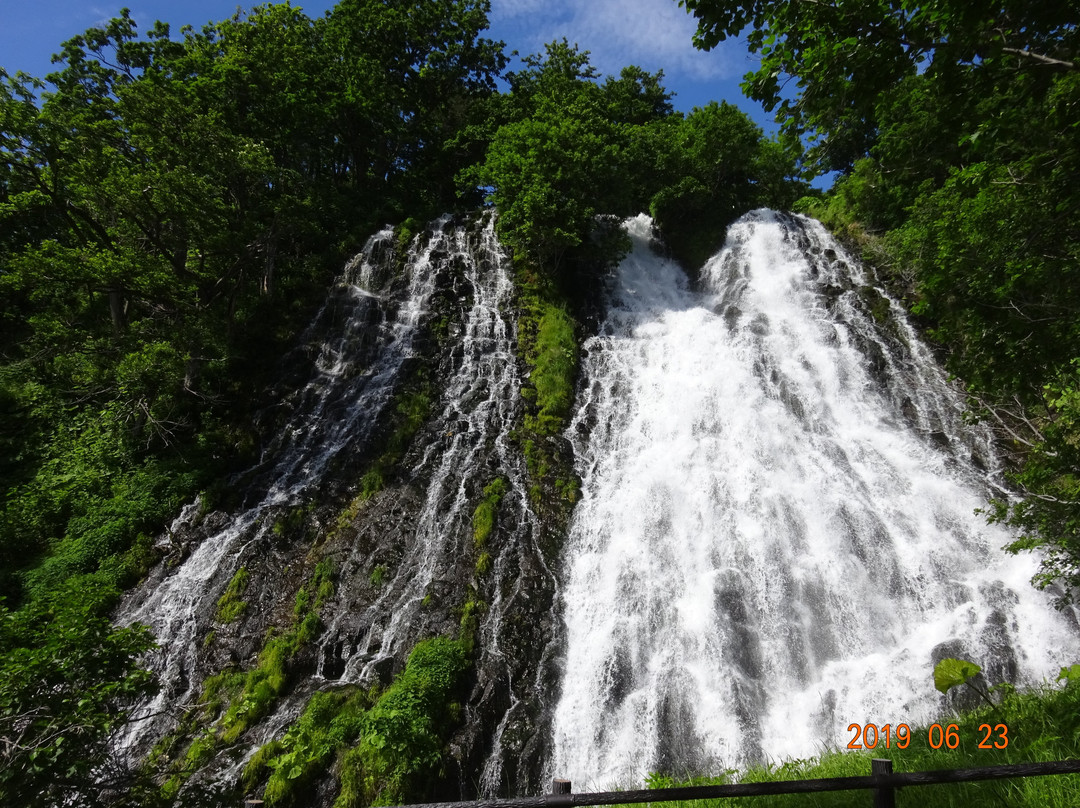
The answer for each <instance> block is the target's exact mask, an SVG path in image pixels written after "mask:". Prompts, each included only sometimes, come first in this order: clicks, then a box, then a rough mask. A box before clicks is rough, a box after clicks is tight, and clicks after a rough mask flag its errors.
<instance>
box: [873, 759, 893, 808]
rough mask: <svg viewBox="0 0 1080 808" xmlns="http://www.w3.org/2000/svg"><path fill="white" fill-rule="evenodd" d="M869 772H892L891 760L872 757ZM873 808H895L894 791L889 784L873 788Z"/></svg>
mask: <svg viewBox="0 0 1080 808" xmlns="http://www.w3.org/2000/svg"><path fill="white" fill-rule="evenodd" d="M870 774H892V761H891V760H889V759H888V758H874V759H873V760H871V761H870ZM874 808H896V792H895V791H894V790H893V789H892V787H891V786H889V787H886V788H875V789H874Z"/></svg>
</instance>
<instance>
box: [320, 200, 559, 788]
mask: <svg viewBox="0 0 1080 808" xmlns="http://www.w3.org/2000/svg"><path fill="white" fill-rule="evenodd" d="M444 248H445V249H448V250H449V251H450V253H451V254H452V255H454V256H457V257H458V258H459V259H460V260H459V261H458V262H457V266H458V267H459V269H460V271H461V273H462V277H461V281H462V283H461V291H465V290H467V291H468V292H469V297H471V303H470V305H469V307H468V309H467V310H466V312H465V315H464V318H463V321H462V323H461V325H460V342H459V345H460V348H459V349H456V350H455V351H454V352H453V363H454V367H453V370H452V372H451V373H450V375H449V378H448V380H447V382H446V385H445V387H444V388H443V389H442V390H441V394H440V396H439V398H438V399H437V400H436V401H433V402H432V418H433V421H434V427H433V429H432V432H433V433H434V435H435V436H436V438H435V439H434V440H433V441H431V442H430V443H428V444H427V445H426V446H425V447H424V449H423V452H422V454H421V456H420V457H419V459H418V460H417V461H416V462H415V463H413V464H412V467H411V468H410V469H409V471H408V473H407V476H408V477H410V478H411V479H413V480H426V481H427V482H426V486H425V488H424V490H423V494H422V500H421V502H420V503H419V507H417V508H416V509H415V512H413V511H412V509H411V508H410V509H409V514H410V522H409V528H408V533H407V535H406V537H405V542H404V546H403V547H402V548H401V553H402V557H401V559H400V561H398V562H397V563H396V564H395V566H394V568H393V570H392V571H391V572H390V573H389V574H388V575H387V579H386V580H385V581H384V582H383V583H382V584H381V588H380V594H379V596H378V597H377V598H376V599H375V600H374V601H373V602H371V603H369V604H366V605H364V606H363V607H362V608H359V609H357V608H354V607H352V606H351V605H348V604H339V605H338V607H337V608H336V610H335V611H334V613H333V617H332V618H331V620H330V623H329V625H328V627H327V630H326V632H325V633H324V635H323V637H322V639H321V641H320V645H321V648H320V652H319V671H320V675H326V674H325V671H326V669H327V668H328V667H329V666H328V660H329V659H331V658H333V657H337V658H340V659H342V660H344V663H345V664H344V670H343V672H342V673H341V675H340V681H341V682H350V683H357V682H360V683H365V684H366V683H368V682H370V681H372V680H373V679H374V678H376V677H377V675H378V674H377V670H378V668H379V667H380V664H381V663H382V662H383V661H384V660H386V659H387V658H388V657H399V658H400V656H401V655H402V653H403V652H404V651H407V650H408V649H409V648H410V647H411V646H412V645H413V644H414V643H415V641H416V639H417V634H418V629H417V627H418V625H421V624H422V621H423V620H424V612H423V609H424V599H425V597H426V596H429V595H432V594H433V593H434V594H440V595H441V596H445V597H451V598H460V597H461V595H462V593H461V592H455V593H451V592H449V591H448V590H449V589H450V588H451V587H460V584H457V583H455V582H454V581H452V580H450V579H447V578H445V576H447V575H448V571H449V570H450V569H452V568H453V567H454V566H455V565H456V564H457V563H458V560H459V559H461V558H469V557H472V556H473V555H474V554H475V553H476V549H475V548H474V547H473V528H472V516H473V511H474V509H475V507H476V503H477V501H478V499H479V491H480V489H481V488H482V487H483V486H484V485H486V484H487V483H490V482H491V481H492V480H493V479H494V478H495V477H496V476H498V477H502V478H503V479H504V481H505V482H506V493H505V494H504V496H503V500H502V502H501V504H500V507H499V511H500V514H501V516H500V524H501V526H502V527H501V534H500V535H501V540H500V541H499V542H498V543H497V544H495V543H494V539H495V537H494V536H493V537H492V538H491V540H490V541H489V544H488V545H487V546H486V547H485V548H484V549H485V550H486V551H489V552H490V554H491V556H492V562H491V564H492V565H491V571H490V573H489V576H490V579H492V580H494V581H498V582H505V583H504V584H503V585H499V586H496V588H495V589H494V591H493V592H492V593H491V595H490V598H491V600H490V603H489V604H488V605H487V607H486V609H485V613H484V617H483V620H482V622H481V625H480V636H479V637H478V642H477V647H478V649H479V650H480V652H481V654H482V655H483V658H482V660H481V661H480V662H481V664H482V665H483V666H485V667H490V666H492V665H494V668H495V669H500V670H502V669H505V668H507V667H508V661H507V660H506V657H507V655H508V654H509V655H510V656H511V657H514V656H515V655H518V654H520V653H521V652H522V651H523V650H525V649H505V648H503V647H502V645H503V638H502V634H503V626H502V623H503V620H504V616H505V615H507V614H509V613H510V612H512V611H514V610H520V609H521V608H522V601H523V600H527V599H528V597H529V596H528V594H527V593H526V592H524V591H523V586H524V585H526V584H527V583H528V581H526V580H525V579H524V577H523V576H522V574H521V570H523V569H528V570H529V571H530V574H531V575H533V576H544V577H546V578H547V579H549V580H550V581H551V582H552V583H553V582H554V579H555V575H554V573H553V572H552V571H550V570H548V569H547V568H546V567H545V565H544V561H543V554H542V553H541V552H540V551H539V550H538V549H537V544H536V536H537V535H538V533H539V528H538V525H537V519H536V516H535V514H534V513H533V511H532V509H531V507H530V506H529V503H528V501H527V498H526V491H527V490H528V485H527V484H526V479H525V473H524V467H523V463H522V460H521V452H520V448H519V447H518V446H515V445H513V444H512V437H511V432H512V430H513V428H514V426H515V424H516V423H517V420H518V410H519V408H520V403H519V402H520V395H519V391H520V389H521V386H522V379H521V377H520V374H519V373H518V365H517V361H516V357H515V353H514V352H515V349H516V345H517V336H516V331H515V323H514V318H513V311H512V305H513V298H514V284H513V279H512V278H511V275H510V269H511V264H510V260H509V258H508V257H507V255H506V253H505V252H504V251H503V249H502V247H501V246H500V244H499V242H498V239H497V237H496V235H495V218H494V216H487V217H486V218H485V221H484V223H483V227H482V228H480V229H476V230H470V229H466V228H458V229H456V230H453V231H451V232H448V234H447V240H446V244H445V245H444ZM452 336H456V335H452ZM403 510H404V509H403ZM364 529H365V530H369V529H373V528H364ZM374 529H377V528H374ZM356 547H357V549H356V551H355V553H354V556H353V557H352V558H350V559H348V560H347V561H346V562H345V563H344V564H343V567H344V568H345V569H350V568H354V569H366V567H367V557H366V554H367V550H366V549H365V545H364V543H363V542H357V543H356ZM345 597H346V598H347V597H348V596H347V594H346V595H345ZM526 608H527V607H526ZM353 638H355V639H353ZM527 653H529V654H530V655H531V656H532V657H533V658H534V659H536V660H540V659H541V658H543V657H544V656H546V655H547V654H548V653H549V651H548V650H547V649H545V648H543V647H537V648H531V649H527ZM513 661H514V660H510V662H511V663H512V662H513ZM536 667H539V665H537V666H536ZM504 675H505V674H504ZM509 701H510V703H509V705H508V706H506V707H503V708H502V709H503V710H505V712H503V714H502V718H501V721H500V723H499V724H498V726H497V727H496V729H495V733H494V737H492V738H491V739H489V741H490V750H491V751H490V754H489V755H488V757H487V760H486V762H485V764H484V767H483V770H482V771H480V772H478V775H479V777H478V782H479V783H480V788H481V789H482V790H484V791H485V793H492V792H494V791H495V790H496V789H497V788H498V787H499V786H500V784H501V783H502V782H503V780H504V778H510V777H513V776H514V773H513V772H506V771H505V770H504V767H505V763H506V761H505V760H504V755H503V752H502V749H501V737H502V734H503V731H504V729H505V727H506V726H507V724H508V722H510V721H511V720H513V718H514V716H515V714H516V711H517V709H518V704H517V699H516V697H515V696H514V694H513V693H512V692H511V693H510V694H509ZM468 720H471V717H470V715H468V714H467V715H466V721H468Z"/></svg>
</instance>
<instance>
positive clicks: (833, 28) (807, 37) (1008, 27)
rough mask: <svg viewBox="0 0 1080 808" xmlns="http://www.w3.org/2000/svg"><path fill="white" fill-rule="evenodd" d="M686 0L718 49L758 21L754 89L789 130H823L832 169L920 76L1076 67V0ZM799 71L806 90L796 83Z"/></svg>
mask: <svg viewBox="0 0 1080 808" xmlns="http://www.w3.org/2000/svg"><path fill="white" fill-rule="evenodd" d="M680 5H682V6H684V7H685V8H686V9H687V10H688V11H690V12H691V13H692V14H693V15H694V16H695V17H696V18H697V21H698V29H697V33H696V35H695V37H694V41H695V44H697V45H698V47H701V48H711V47H713V46H715V45H716V44H718V43H719V42H722V41H723V40H725V39H727V38H729V37H735V36H739V35H740V34H741V33H742V32H743V31H744V30H746V29H747V28H749V29H750V30H749V33H748V34H747V37H746V41H747V44H748V46H749V49H750V51H751V53H756V54H760V57H761V61H760V65H759V67H758V69H757V70H755V71H753V72H751V73H748V74H747V75H746V77H745V81H744V83H743V90H744V91H745V92H746V93H747V94H748V95H749V96H750V97H751V98H753V99H755V100H758V101H761V102H762V103H764V105H765V107H766V109H769V110H772V109H776V110H777V119H778V120H780V121H782V123H783V125H784V127H785V130H786V131H787V132H788V133H789V134H792V135H799V134H805V133H809V134H810V135H811V136H813V137H815V138H817V137H820V138H822V139H823V142H822V143H821V144H820V145H819V146H818V147H817V149H816V150H815V151H814V152H813V154H812V157H813V158H815V159H816V161H817V164H818V165H819V166H821V167H822V168H826V169H844V168H848V167H850V165H851V163H852V162H853V161H854V160H855V159H857V158H859V157H861V156H863V155H864V154H865V153H866V152H867V151H868V149H869V148H870V146H871V144H873V143H874V142H875V140H876V138H877V135H878V133H877V123H878V118H877V112H878V109H879V107H878V105H879V103H881V102H882V100H883V99H884V98H885V97H886V96H887V94H888V93H889V92H891V91H892V90H893V89H894V88H895V87H896V86H897V85H898V84H900V83H902V82H903V81H904V80H905V79H907V78H910V77H912V76H915V75H917V74H919V73H922V74H924V75H926V76H927V77H929V79H930V80H931V81H933V82H935V83H937V84H942V85H948V86H950V87H952V88H953V89H954V90H957V91H961V92H962V91H964V90H965V89H966V88H964V87H963V85H962V82H963V80H964V79H965V77H966V75H967V74H968V73H969V71H970V70H971V69H972V68H974V69H976V70H995V69H997V68H998V67H999V66H1003V65H1008V66H1009V68H1010V69H1011V70H1013V71H1015V70H1016V69H1020V70H1022V71H1032V70H1035V71H1040V70H1041V71H1043V72H1047V70H1048V69H1050V70H1053V69H1055V68H1066V69H1075V67H1076V65H1075V64H1074V61H1073V54H1074V53H1075V51H1076V46H1077V42H1078V40H1077V37H1078V34H1077V31H1076V25H1075V22H1076V20H1075V11H1073V10H1071V9H1069V8H1068V7H1067V6H1065V5H1045V4H1031V3H1022V2H1006V3H993V2H987V0H978V2H969V1H968V0H933V2H929V3H926V2H915V0H875V2H869V3H868V2H863V1H862V0H838V1H837V2H831V3H816V2H815V3H811V2H800V3H773V2H768V1H767V0H750V1H749V2H738V3H736V2H730V1H729V0H680ZM792 78H794V79H795V80H796V85H797V92H796V93H795V94H794V96H795V97H791V95H789V94H787V93H786V92H785V90H786V84H787V83H788V81H790V80H791V79H792ZM967 89H969V88H967ZM923 131H930V130H923ZM931 136H933V135H932V134H931Z"/></svg>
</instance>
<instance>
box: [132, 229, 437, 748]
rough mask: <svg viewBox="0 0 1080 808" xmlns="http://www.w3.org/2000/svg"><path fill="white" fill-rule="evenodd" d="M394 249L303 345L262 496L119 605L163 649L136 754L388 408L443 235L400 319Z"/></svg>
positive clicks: (375, 242) (180, 527)
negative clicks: (280, 536) (334, 467)
mask: <svg viewBox="0 0 1080 808" xmlns="http://www.w3.org/2000/svg"><path fill="white" fill-rule="evenodd" d="M391 237H392V231H390V230H389V229H387V230H384V231H382V232H380V233H378V234H376V235H375V236H373V237H372V238H371V239H369V241H368V243H367V245H366V246H365V247H364V250H363V252H362V253H361V254H360V255H359V256H358V258H357V260H354V261H353V262H351V263H350V264H349V266H348V267H346V271H345V274H344V277H343V278H342V281H341V282H340V283H339V284H338V285H337V286H336V288H335V289H334V290H333V291H332V293H331V294H330V295H329V296H328V297H327V300H326V302H325V304H324V305H323V307H322V309H321V310H320V311H319V313H318V315H317V316H316V317H315V319H314V321H313V323H312V325H311V326H310V327H309V329H308V330H307V332H305V334H304V335H303V337H302V338H301V344H302V345H304V346H307V345H310V344H311V343H312V341H316V343H317V348H316V352H315V356H314V361H313V362H310V363H309V379H308V381H307V384H306V385H305V386H304V387H303V388H302V390H301V392H300V395H299V396H298V401H297V403H296V404H295V405H294V406H295V409H294V412H293V414H292V417H291V418H290V419H289V422H288V424H287V425H286V426H285V428H284V429H283V430H281V431H280V432H279V433H278V435H277V436H276V438H275V440H273V441H272V442H271V443H270V444H269V447H268V449H267V450H266V451H265V452H264V453H263V460H262V462H261V463H260V465H259V466H257V467H256V469H253V470H252V471H250V472H247V473H245V474H244V475H241V476H242V477H256V478H259V477H261V478H262V479H264V480H265V482H264V483H263V484H262V485H261V486H259V488H261V489H262V492H263V493H262V495H261V496H258V497H256V502H255V504H253V505H251V506H250V507H246V508H243V509H242V510H241V511H240V512H239V513H237V514H236V515H234V516H233V517H231V518H230V519H228V520H226V521H225V523H224V524H223V525H221V526H220V529H219V530H216V531H211V535H209V536H207V537H205V538H203V539H202V541H201V542H200V543H199V544H198V546H197V547H196V548H195V549H194V550H193V551H192V552H191V554H190V555H189V556H188V557H187V558H186V559H185V560H184V561H183V563H182V564H180V565H179V566H178V567H177V568H175V569H171V570H169V569H166V568H162V569H160V570H158V572H157V575H156V576H152V577H151V580H150V581H149V582H148V583H147V584H144V585H143V586H142V587H140V588H139V589H138V590H136V591H135V592H134V593H133V594H132V596H130V597H129V598H128V599H127V601H126V602H125V603H124V604H123V605H122V607H121V609H120V611H119V618H120V620H121V621H122V622H124V623H142V624H144V625H147V626H149V627H150V629H151V630H152V631H153V633H154V636H155V637H156V639H157V642H158V644H159V646H160V648H159V651H158V652H157V653H156V654H155V658H154V659H152V660H151V662H152V664H153V667H154V669H155V670H156V671H157V673H158V675H159V678H160V681H161V685H162V686H161V689H160V691H159V693H158V694H157V696H156V697H155V699H154V700H153V701H152V702H151V703H150V704H148V705H146V706H145V708H144V709H141V710H139V711H138V714H144V715H148V716H155V717H156V719H148V720H143V721H136V722H134V723H133V724H132V725H131V727H130V730H129V733H128V735H127V736H126V738H124V739H123V741H122V744H123V746H125V747H126V748H128V749H129V750H130V751H131V752H133V753H135V754H142V753H145V752H146V751H147V749H146V742H147V741H150V740H152V739H154V738H155V737H159V736H160V735H161V731H162V728H163V726H165V725H167V724H168V722H169V721H171V720H173V718H174V717H175V716H171V715H169V710H168V709H166V708H171V707H176V706H180V705H185V704H188V703H190V702H191V701H192V698H193V696H194V695H195V694H196V693H197V688H198V686H199V684H200V682H199V681H198V679H197V677H196V676H195V671H196V668H197V665H198V659H197V658H198V654H199V653H200V649H201V647H202V645H203V643H202V642H200V636H199V635H200V633H205V631H206V629H207V626H208V625H209V624H212V622H213V616H214V613H215V605H216V602H217V599H218V598H219V597H220V595H221V593H222V590H223V589H224V588H225V586H226V584H227V583H228V581H229V580H230V578H231V577H232V576H233V574H234V573H235V572H236V570H237V569H239V567H240V566H241V565H242V563H243V560H244V558H245V557H246V556H247V555H248V554H249V553H251V552H253V551H254V550H255V549H256V548H258V546H259V545H260V543H263V542H265V541H266V539H267V537H268V535H269V534H270V532H271V530H272V526H273V523H274V518H273V517H274V515H275V513H276V512H277V511H279V510H280V509H281V508H282V507H283V506H288V505H295V504H297V503H298V502H300V501H301V500H302V499H303V497H304V496H305V494H306V493H308V492H309V491H310V489H312V488H313V487H314V486H317V485H318V484H319V483H321V482H322V481H323V479H324V475H325V473H326V471H327V467H328V466H329V465H330V463H331V462H332V461H333V460H334V458H336V457H337V456H338V455H339V454H341V453H342V452H344V451H346V450H349V449H356V448H357V447H360V446H363V444H364V442H365V441H366V440H367V439H368V438H369V437H370V434H371V431H372V429H373V428H374V425H375V424H376V423H377V419H378V415H379V413H380V412H381V410H382V409H383V407H385V405H386V403H387V402H388V401H389V400H390V397H391V395H392V393H393V389H394V383H395V382H396V380H397V376H398V374H399V372H400V370H401V367H402V365H403V363H404V362H405V361H406V359H407V358H408V357H409V356H410V355H411V353H412V341H413V338H414V337H415V335H416V333H417V330H418V328H419V325H420V321H421V318H422V317H423V316H424V314H425V313H426V311H427V305H428V300H429V298H430V296H431V294H432V292H433V290H434V287H435V272H434V270H433V268H432V267H431V266H430V264H431V261H432V256H433V254H435V253H436V251H437V250H438V249H440V248H441V247H442V246H443V245H444V241H445V239H446V235H445V234H444V233H439V234H437V236H436V237H435V238H432V239H431V241H430V242H429V243H428V245H427V249H426V250H425V251H424V252H423V253H421V254H420V255H418V256H414V260H413V262H412V265H411V266H409V267H408V268H407V269H408V272H407V277H408V284H409V286H408V290H407V292H406V294H405V295H404V302H403V303H402V304H401V305H400V306H399V307H398V306H383V305H382V304H381V301H380V299H379V297H378V296H377V295H376V294H373V292H372V291H369V289H368V288H367V287H370V288H373V289H374V288H377V286H376V284H377V283H378V282H379V281H380V279H379V278H377V277H376V274H377V273H378V271H379V267H380V266H381V265H382V262H381V261H380V260H378V258H379V256H380V254H381V253H384V252H385V251H386V250H387V249H388V248H389V242H390V239H391ZM373 334H374V335H375V337H374V338H372V335H373ZM300 350H301V351H302V352H307V351H308V350H309V349H308V348H306V347H304V348H301V349H300ZM256 490H258V489H256ZM199 511H200V506H199V503H194V504H192V505H188V506H187V507H185V508H184V510H183V511H182V513H181V514H180V516H179V517H177V519H176V520H175V521H174V522H173V524H172V525H171V526H170V529H169V531H168V532H167V534H166V535H167V536H169V537H171V536H174V535H177V534H180V533H181V532H183V531H184V530H185V529H186V528H187V527H188V526H190V525H192V524H194V523H195V522H196V520H198V518H199ZM160 576H164V577H163V578H161V577H160Z"/></svg>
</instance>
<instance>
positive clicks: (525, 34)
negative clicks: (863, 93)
mask: <svg viewBox="0 0 1080 808" xmlns="http://www.w3.org/2000/svg"><path fill="white" fill-rule="evenodd" d="M123 5H124V4H123V2H119V3H116V4H111V3H108V2H83V1H82V0H33V2H26V0H0V21H2V24H0V67H3V68H4V69H6V70H7V71H8V72H9V73H14V72H15V71H16V70H24V71H26V72H27V73H30V74H32V75H35V76H39V77H43V76H44V75H45V74H46V73H48V72H49V71H50V70H51V69H52V66H51V65H50V63H49V57H50V56H51V55H52V54H53V53H55V52H56V51H58V50H59V49H60V47H59V46H60V43H61V42H62V41H64V40H65V39H68V38H69V37H71V36H74V35H75V34H78V33H81V32H82V31H84V30H86V29H87V28H89V27H91V26H93V25H97V24H99V23H101V22H103V21H105V20H108V19H109V18H110V17H113V16H116V14H117V13H118V12H119V10H120V8H122V7H123ZM128 5H129V7H130V8H131V13H132V17H134V19H135V21H136V22H137V23H138V24H139V28H140V30H146V29H147V28H149V27H150V26H151V25H152V24H153V22H154V21H155V20H158V19H160V20H164V21H165V22H168V23H170V24H171V25H172V27H173V31H174V35H178V33H179V30H180V27H181V26H182V25H185V24H191V25H194V26H196V27H201V26H202V25H203V24H204V23H206V22H209V21H212V20H221V19H225V18H227V17H230V16H232V14H233V13H235V11H236V9H237V6H238V4H237V3H236V2H235V0H233V1H230V0H186V1H184V2H181V1H180V0H130V2H129V3H128ZM240 5H242V7H244V8H247V7H249V5H250V4H240ZM293 5H296V6H299V7H301V8H303V9H304V11H305V12H306V13H307V14H308V15H309V16H321V15H322V14H323V13H324V12H325V11H326V10H327V9H329V8H331V7H332V6H333V2H330V1H329V0H319V1H318V2H308V3H305V2H294V3H293ZM491 6H492V10H491V32H490V36H491V37H492V38H494V39H501V40H503V41H504V42H506V44H507V50H508V51H509V50H517V51H519V52H521V53H522V54H529V53H536V52H539V51H542V50H543V46H544V44H545V43H546V42H550V41H552V40H553V39H558V38H561V37H566V38H567V39H568V40H569V41H570V42H576V43H577V44H578V45H579V47H581V48H582V49H583V50H588V51H591V52H592V60H593V64H594V65H595V66H596V67H597V68H598V69H599V70H600V71H601V72H603V73H617V72H618V71H619V69H620V68H621V67H623V66H625V65H628V64H636V65H638V66H640V67H642V68H644V69H646V70H649V71H652V72H655V71H657V70H663V71H664V76H665V84H666V86H667V87H668V89H669V90H672V91H674V92H675V93H676V96H675V99H674V103H675V106H676V108H677V109H681V110H683V111H689V110H690V109H691V108H692V107H694V106H701V105H703V104H705V103H707V102H708V101H710V100H717V101H720V100H726V101H729V102H731V103H733V104H737V105H738V106H739V107H741V108H742V109H743V110H745V111H746V112H747V113H748V114H749V115H750V116H751V117H752V118H753V119H754V120H755V121H756V122H757V123H758V125H759V126H761V127H762V128H764V129H765V131H766V132H769V133H772V132H774V131H775V128H776V127H775V125H774V124H773V123H772V116H771V115H769V114H767V113H765V112H764V110H762V109H761V107H760V106H759V105H757V104H756V103H754V102H752V101H749V100H747V99H745V98H743V96H742V94H741V93H740V91H739V81H740V79H741V76H742V75H743V74H744V73H746V72H747V71H748V70H750V69H751V68H752V66H753V62H752V61H751V59H752V58H753V57H751V56H750V55H749V54H748V53H747V52H746V50H745V47H744V46H743V44H742V43H740V42H727V43H723V44H722V46H721V47H720V48H718V49H716V50H714V51H712V52H710V53H702V52H700V51H697V50H695V49H694V47H693V44H692V43H691V36H692V35H693V32H694V22H693V19H692V18H691V17H690V15H688V14H687V13H686V12H685V11H684V10H683V9H682V8H680V7H679V6H678V5H677V3H676V0H492V3H491Z"/></svg>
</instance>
